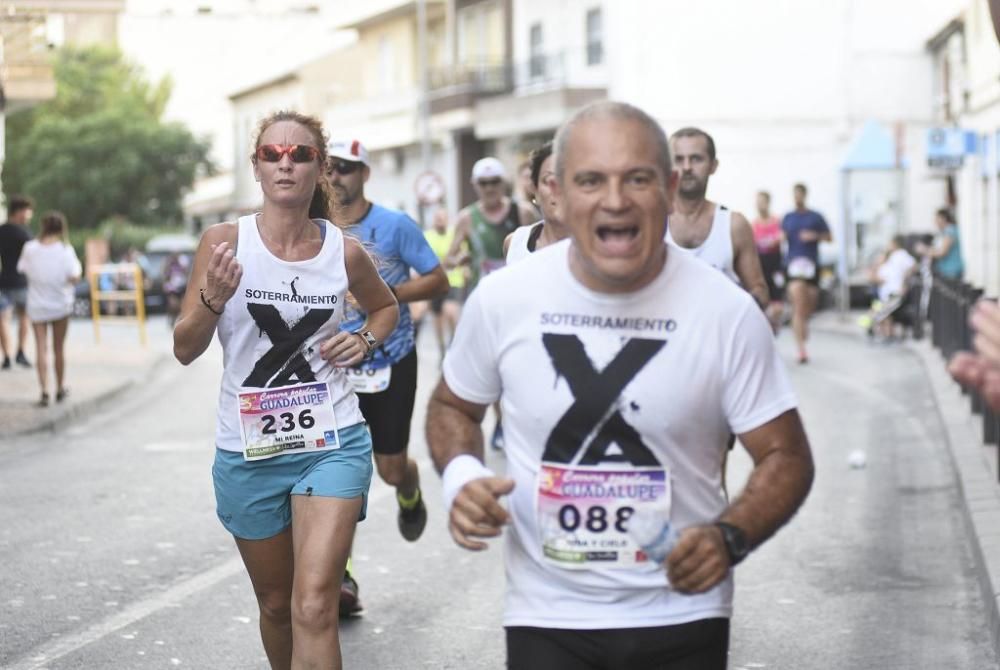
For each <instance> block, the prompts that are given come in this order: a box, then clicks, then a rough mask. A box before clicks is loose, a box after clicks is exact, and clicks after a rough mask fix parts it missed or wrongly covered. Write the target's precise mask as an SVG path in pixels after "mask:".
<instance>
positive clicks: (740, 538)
mask: <svg viewBox="0 0 1000 670" xmlns="http://www.w3.org/2000/svg"><path fill="white" fill-rule="evenodd" d="M718 526H719V530H721V531H722V538H723V540H725V543H726V549H727V550H728V551H729V556H730V558H731V559H732V561H733V563H734V564H735V563H738V562H739V561H741V560H743V558H745V557H746V555H747V554H748V553H749V551H750V547H749V545H748V543H747V538H746V535H744V534H743V531H742V530H740V529H739V528H737V527H736V526H733V525H730V524H728V523H720V524H718Z"/></svg>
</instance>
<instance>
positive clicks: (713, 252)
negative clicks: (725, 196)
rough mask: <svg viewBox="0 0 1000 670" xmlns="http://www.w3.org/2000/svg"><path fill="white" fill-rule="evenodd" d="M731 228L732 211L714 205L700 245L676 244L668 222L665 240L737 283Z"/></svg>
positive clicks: (738, 281) (738, 279) (738, 280)
mask: <svg viewBox="0 0 1000 670" xmlns="http://www.w3.org/2000/svg"><path fill="white" fill-rule="evenodd" d="M732 228H733V213H732V212H731V211H730V210H729V209H727V208H726V207H725V206H723V205H716V207H715V216H714V217H712V229H711V230H710V231H708V237H706V238H705V241H704V242H702V243H701V246H700V247H695V248H694V249H689V248H687V247H682V246H681V245H679V244H677V242H676V241H674V238H673V236H672V235H671V234H670V225H669V222H668V224H667V242H670V243H671V244H672V245H674V246H675V247H676V248H678V249H680V250H682V251H685V252H687V253H689V254H691V255H692V256H695V257H696V258H700V259H701V260H703V261H705V262H706V263H708V264H709V265H711V266H712V267H713V268H715V269H716V270H719V271H721V272H722V274H724V275H726V276H727V277H729V278H730V279H732V280H733V281H734V282H735V283H737V284H739V283H740V278H739V277H738V276H737V275H736V269H735V268H734V267H733V233H732ZM511 246H513V245H511Z"/></svg>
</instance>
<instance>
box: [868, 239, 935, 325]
mask: <svg viewBox="0 0 1000 670" xmlns="http://www.w3.org/2000/svg"><path fill="white" fill-rule="evenodd" d="M933 281H934V275H933V273H932V272H931V262H930V259H924V260H922V261H921V262H920V270H919V272H915V273H913V274H912V275H910V276H909V277H907V279H906V283H905V284H904V291H903V292H902V293H901V294H899V295H893V296H891V297H890V298H889V300H887V301H885V302H882V301H880V300H878V299H876V300H874V301H872V307H871V311H870V312H869V314H868V315H866V316H865V317H862V319H863V322H862V325H863V326H865V327H866V328H867V331H868V337H870V338H872V339H874V338H875V337H876V335H877V334H878V333H879V332H881V331H883V330H884V329H885V326H884V325H883V324H885V323H886V322H887V321H890V320H891V323H892V324H893V326H901V327H902V330H903V333H902V335H901V337H905V336H906V335H907V334H909V335H910V336H911V337H913V338H914V339H917V340H919V339H920V338H922V337H923V335H924V322H925V321H926V320H927V309H928V305H929V304H930V295H931V287H932V283H933ZM894 337H895V335H894V334H892V335H889V336H888V337H886V338H885V339H886V340H887V341H892V340H893V339H894Z"/></svg>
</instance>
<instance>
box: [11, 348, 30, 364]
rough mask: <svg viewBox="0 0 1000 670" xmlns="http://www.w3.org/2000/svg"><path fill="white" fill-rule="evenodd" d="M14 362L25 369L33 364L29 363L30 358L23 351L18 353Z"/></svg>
mask: <svg viewBox="0 0 1000 670" xmlns="http://www.w3.org/2000/svg"><path fill="white" fill-rule="evenodd" d="M14 362H15V363H17V364H18V365H20V366H21V367H24V368H30V367H31V363H30V362H29V361H28V357H27V356H25V355H24V352H23V351H19V352H17V356H16V357H15V358H14Z"/></svg>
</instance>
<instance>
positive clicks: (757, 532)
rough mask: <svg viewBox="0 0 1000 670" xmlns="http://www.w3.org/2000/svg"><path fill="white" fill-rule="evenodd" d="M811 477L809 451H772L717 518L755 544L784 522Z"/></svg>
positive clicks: (799, 502)
mask: <svg viewBox="0 0 1000 670" xmlns="http://www.w3.org/2000/svg"><path fill="white" fill-rule="evenodd" d="M812 480H813V462H812V456H811V455H810V454H809V450H808V448H807V449H802V450H796V451H791V450H775V451H773V452H771V453H770V454H768V455H766V456H765V457H764V458H762V459H761V460H760V461H759V462H758V463H757V465H756V466H755V467H754V469H753V471H752V472H751V474H750V479H749V480H748V481H747V485H746V487H745V488H744V490H743V492H742V493H741V494H740V495H739V497H738V498H737V499H736V500H735V501H733V503H732V504H731V505H730V506H729V509H727V510H726V511H725V513H723V515H722V517H721V520H722V521H726V522H728V523H731V524H733V525H735V526H738V527H739V528H741V529H742V530H743V532H744V533H746V536H747V539H748V540H749V542H750V545H751V546H752V547H757V546H759V545H760V544H762V543H763V542H764V541H766V540H767V539H768V538H769V537H771V536H772V535H774V534H775V533H776V532H777V531H778V529H779V528H781V527H782V526H783V525H785V523H787V522H788V521H789V520H790V519H791V518H792V517H793V516H794V515H795V512H796V510H798V508H799V506H800V505H801V504H802V501H804V500H805V498H806V495H808V493H809V489H810V487H811V486H812Z"/></svg>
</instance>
